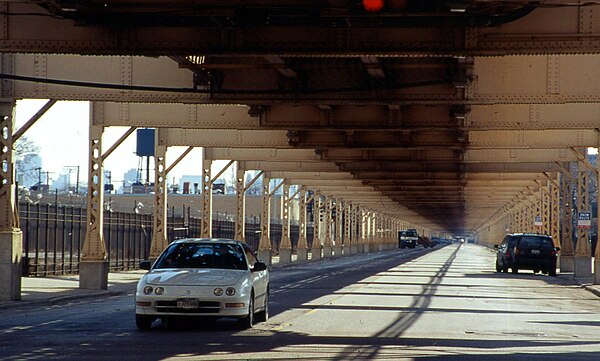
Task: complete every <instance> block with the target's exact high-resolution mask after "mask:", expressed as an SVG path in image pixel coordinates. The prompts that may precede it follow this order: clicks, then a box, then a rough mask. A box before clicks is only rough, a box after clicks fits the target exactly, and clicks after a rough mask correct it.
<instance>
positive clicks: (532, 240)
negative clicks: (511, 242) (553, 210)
mask: <svg viewBox="0 0 600 361" xmlns="http://www.w3.org/2000/svg"><path fill="white" fill-rule="evenodd" d="M519 247H528V248H552V247H554V244H553V243H552V239H551V238H548V237H527V236H525V237H522V238H521V242H519Z"/></svg>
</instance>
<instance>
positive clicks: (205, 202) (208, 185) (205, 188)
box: [200, 148, 212, 238]
mask: <svg viewBox="0 0 600 361" xmlns="http://www.w3.org/2000/svg"><path fill="white" fill-rule="evenodd" d="M211 167H212V159H211V157H210V152H209V151H207V149H206V148H202V194H201V197H202V221H201V224H200V237H205V238H212V178H211Z"/></svg>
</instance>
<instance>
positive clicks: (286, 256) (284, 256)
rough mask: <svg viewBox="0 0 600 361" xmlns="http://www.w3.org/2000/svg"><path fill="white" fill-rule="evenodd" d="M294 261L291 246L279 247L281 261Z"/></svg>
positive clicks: (283, 262) (285, 262)
mask: <svg viewBox="0 0 600 361" xmlns="http://www.w3.org/2000/svg"><path fill="white" fill-rule="evenodd" d="M291 262H292V249H291V248H280V249H279V263H281V264H287V263H291Z"/></svg>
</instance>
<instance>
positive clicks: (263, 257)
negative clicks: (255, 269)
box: [258, 249, 273, 266]
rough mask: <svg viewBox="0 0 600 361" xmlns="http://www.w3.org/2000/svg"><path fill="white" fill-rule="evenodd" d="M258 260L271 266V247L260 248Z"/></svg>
mask: <svg viewBox="0 0 600 361" xmlns="http://www.w3.org/2000/svg"><path fill="white" fill-rule="evenodd" d="M258 260H259V261H261V262H264V263H266V264H267V266H270V265H271V264H273V259H272V258H271V250H270V249H259V250H258Z"/></svg>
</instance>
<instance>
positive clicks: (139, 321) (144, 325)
mask: <svg viewBox="0 0 600 361" xmlns="http://www.w3.org/2000/svg"><path fill="white" fill-rule="evenodd" d="M154 320H156V317H154V316H146V315H138V314H136V315H135V325H136V326H137V328H138V329H139V330H143V331H148V330H150V329H151V328H152V323H153V322H154Z"/></svg>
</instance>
